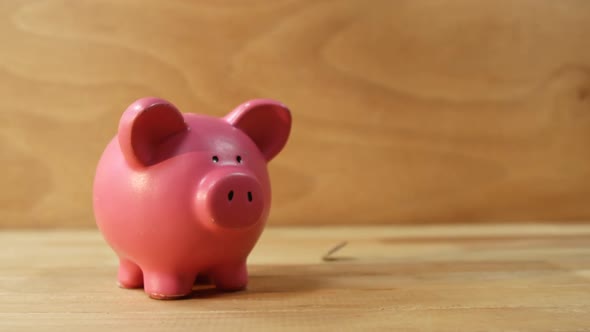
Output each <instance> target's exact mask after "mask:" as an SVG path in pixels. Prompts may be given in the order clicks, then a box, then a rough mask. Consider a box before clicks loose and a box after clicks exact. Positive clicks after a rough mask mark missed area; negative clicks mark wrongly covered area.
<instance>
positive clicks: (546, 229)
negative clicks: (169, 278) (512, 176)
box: [0, 224, 590, 331]
mask: <svg viewBox="0 0 590 332" xmlns="http://www.w3.org/2000/svg"><path fill="white" fill-rule="evenodd" d="M342 242H346V243H347V244H346V245H345V246H344V247H342V248H340V249H339V250H337V251H336V252H334V253H333V254H331V255H330V256H329V257H328V259H325V257H324V256H325V254H326V253H327V252H328V251H330V249H331V248H334V247H335V246H337V245H338V244H340V243H342ZM323 257H324V259H323ZM0 266H1V269H2V270H1V274H0V331H43V330H48V331H80V330H96V331H98V330H100V331H106V330H114V328H117V330H119V331H153V330H168V331H176V330H178V331H180V330H182V331H188V330H191V331H206V330H214V329H216V330H231V331H236V330H255V331H261V330H268V331H284V330H292V331H301V330H330V331H341V330H354V331H358V330H387V329H398V330H440V331H451V330H464V331H478V330H512V331H519V330H523V331H549V330H554V331H588V330H590V224H581V225H557V224H556V225H548V224H544V225H535V224H521V225H486V226H482V225H479V226H392V227H389V226H375V227H322V228H301V227H299V228H295V227H290V228H269V229H267V230H266V231H265V233H264V235H263V237H262V239H261V241H260V243H259V245H258V246H257V247H256V249H255V250H254V252H253V254H252V256H251V259H250V274H251V279H250V285H249V288H248V290H247V291H243V292H238V293H223V294H222V293H217V292H216V291H214V290H213V289H210V288H207V287H201V288H198V289H196V290H195V294H194V296H193V297H192V298H189V299H186V300H180V301H157V300H151V299H149V298H148V297H147V296H146V295H145V294H144V293H143V292H142V291H140V290H123V289H119V288H117V287H116V285H115V272H116V259H115V256H114V254H113V253H112V252H111V250H110V249H109V248H108V247H107V245H106V244H105V243H104V242H103V240H102V239H101V236H100V234H99V233H98V232H97V231H94V230H74V231H72V230H69V231H59V230H55V231H23V230H21V231H16V230H15V231H3V232H1V233H0Z"/></svg>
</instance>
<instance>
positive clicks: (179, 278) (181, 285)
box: [144, 272, 195, 300]
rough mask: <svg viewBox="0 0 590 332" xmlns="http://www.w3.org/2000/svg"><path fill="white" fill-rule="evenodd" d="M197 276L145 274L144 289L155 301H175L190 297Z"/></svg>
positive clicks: (161, 273) (159, 273)
mask: <svg viewBox="0 0 590 332" xmlns="http://www.w3.org/2000/svg"><path fill="white" fill-rule="evenodd" d="M194 281H195V276H194V275H190V276H185V275H178V274H175V273H163V272H145V277H144V289H145V292H146V293H147V294H148V295H149V296H150V297H151V298H153V299H157V300H174V299H178V298H182V297H185V296H187V295H189V294H190V293H191V292H192V290H193V283H194Z"/></svg>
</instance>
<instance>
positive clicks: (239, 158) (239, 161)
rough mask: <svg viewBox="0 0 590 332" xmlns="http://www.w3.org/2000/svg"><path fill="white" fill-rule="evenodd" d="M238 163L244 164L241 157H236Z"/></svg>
mask: <svg viewBox="0 0 590 332" xmlns="http://www.w3.org/2000/svg"><path fill="white" fill-rule="evenodd" d="M236 161H237V162H238V163H239V164H241V163H242V157H241V156H237V157H236Z"/></svg>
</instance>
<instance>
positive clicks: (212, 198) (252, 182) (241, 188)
mask: <svg viewBox="0 0 590 332" xmlns="http://www.w3.org/2000/svg"><path fill="white" fill-rule="evenodd" d="M207 182H208V185H206V186H205V187H204V188H202V190H206V191H207V192H206V193H205V194H204V195H200V196H201V197H204V202H203V203H204V204H203V205H204V206H203V205H202V206H203V208H204V209H206V214H207V215H208V216H209V219H210V220H212V221H213V222H214V223H215V224H217V225H219V226H221V227H230V228H239V227H247V226H250V225H253V224H255V223H257V222H258V221H260V219H261V217H262V212H263V210H264V201H263V197H262V195H263V193H262V186H261V184H260V182H259V181H258V179H256V177H254V176H252V175H249V174H246V173H239V172H236V173H229V174H223V173H222V174H212V175H211V176H210V177H209V179H208V181H207Z"/></svg>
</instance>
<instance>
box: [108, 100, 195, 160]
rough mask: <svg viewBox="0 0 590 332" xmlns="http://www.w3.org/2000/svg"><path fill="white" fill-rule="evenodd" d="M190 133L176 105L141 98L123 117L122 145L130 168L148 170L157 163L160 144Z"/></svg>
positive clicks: (120, 143)
mask: <svg viewBox="0 0 590 332" xmlns="http://www.w3.org/2000/svg"><path fill="white" fill-rule="evenodd" d="M187 129H188V127H187V124H186V123H185V122H184V118H183V116H182V114H181V113H180V111H178V109H176V107H174V105H172V104H171V103H169V102H167V101H165V100H162V99H158V98H152V97H148V98H142V99H139V100H137V101H135V102H134V103H133V104H131V105H130V106H129V107H127V110H125V112H124V113H123V116H122V117H121V121H120V122H119V134H118V139H119V145H120V146H121V151H122V152H123V155H124V156H125V159H126V160H127V162H129V163H130V164H131V165H133V166H149V165H151V164H153V163H155V162H156V160H155V157H156V153H157V151H158V146H159V145H160V144H162V143H163V142H164V141H165V140H166V139H168V138H169V137H171V136H173V135H175V134H178V133H180V132H183V131H185V130H187Z"/></svg>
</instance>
